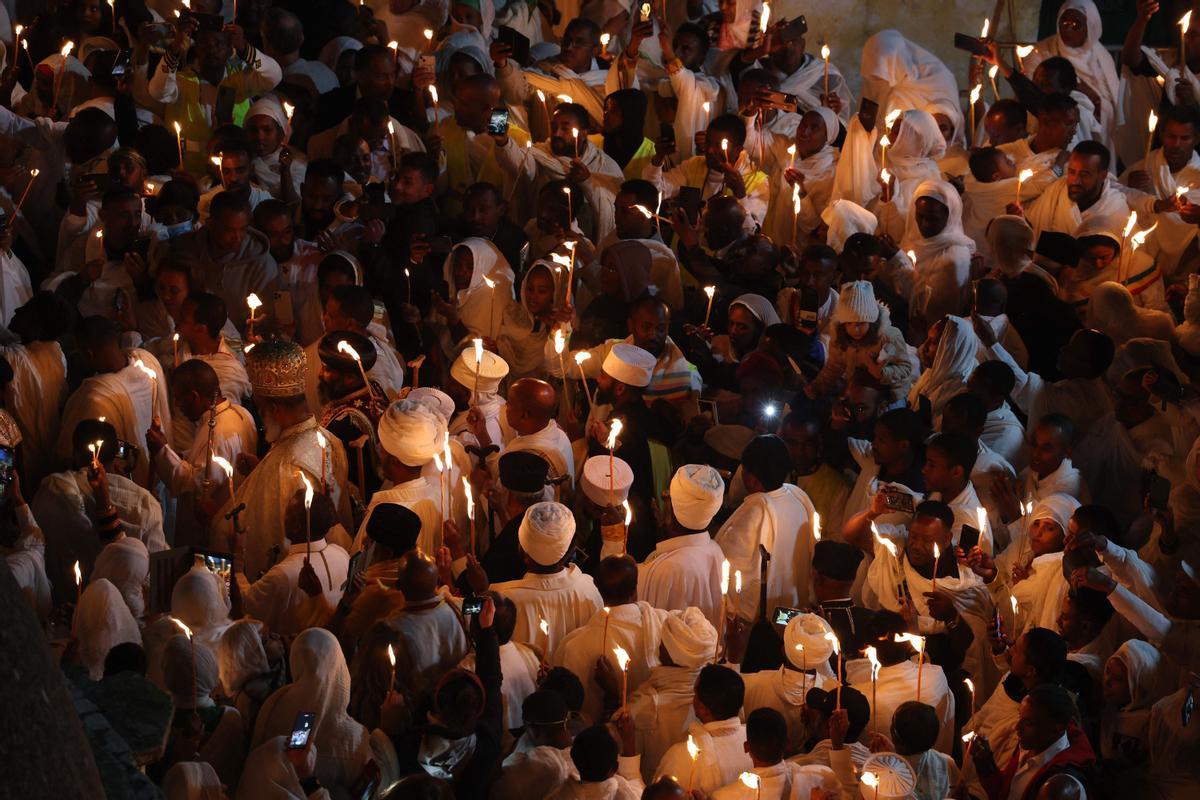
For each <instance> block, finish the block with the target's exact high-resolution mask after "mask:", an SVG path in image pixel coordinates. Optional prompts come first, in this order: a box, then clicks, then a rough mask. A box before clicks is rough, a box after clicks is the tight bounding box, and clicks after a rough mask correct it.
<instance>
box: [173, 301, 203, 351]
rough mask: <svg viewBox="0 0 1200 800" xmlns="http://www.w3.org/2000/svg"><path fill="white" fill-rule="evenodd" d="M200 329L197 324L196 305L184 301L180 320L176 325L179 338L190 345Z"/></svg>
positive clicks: (180, 310)
mask: <svg viewBox="0 0 1200 800" xmlns="http://www.w3.org/2000/svg"><path fill="white" fill-rule="evenodd" d="M199 327H200V326H199V325H197V324H196V304H195V303H189V302H188V301H186V300H185V301H183V306H182V307H181V308H180V309H179V319H178V320H177V321H176V323H175V330H176V332H178V333H179V337H180V338H181V339H183V340H184V341H185V342H188V343H189V344H190V343H191V342H192V340H193V338H194V337H195V335H196V333H197V330H196V329H197V328H199Z"/></svg>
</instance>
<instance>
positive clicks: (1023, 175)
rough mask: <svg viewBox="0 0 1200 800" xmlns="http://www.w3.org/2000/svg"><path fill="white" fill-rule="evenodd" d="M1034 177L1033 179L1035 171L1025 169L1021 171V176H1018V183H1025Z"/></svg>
mask: <svg viewBox="0 0 1200 800" xmlns="http://www.w3.org/2000/svg"><path fill="white" fill-rule="evenodd" d="M1032 177H1033V170H1031V169H1023V170H1021V174H1020V175H1018V176H1017V182H1018V183H1024V182H1025V181H1027V180H1029V179H1030V178H1032Z"/></svg>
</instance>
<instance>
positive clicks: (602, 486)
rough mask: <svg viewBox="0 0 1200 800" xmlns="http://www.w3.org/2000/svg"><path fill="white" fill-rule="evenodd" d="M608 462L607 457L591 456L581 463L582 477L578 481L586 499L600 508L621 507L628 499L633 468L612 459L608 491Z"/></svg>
mask: <svg viewBox="0 0 1200 800" xmlns="http://www.w3.org/2000/svg"><path fill="white" fill-rule="evenodd" d="M608 461H609V458H608V456H592V457H591V458H589V459H588V460H587V461H585V462H583V477H582V478H581V479H580V481H579V482H580V485H581V486H583V493H584V494H585V495H587V498H588V499H589V500H591V501H592V502H593V503H595V504H596V505H598V506H601V507H605V506H619V505H621V503H623V502H625V501H626V500H627V499H629V487H630V486H633V468H632V467H630V466H629V465H628V464H626V463H625V462H624V461H622V460H621V459H619V458H615V457H614V458H613V459H612V490H611V491H610V490H609V483H608V476H609V468H608ZM610 498H611V499H610Z"/></svg>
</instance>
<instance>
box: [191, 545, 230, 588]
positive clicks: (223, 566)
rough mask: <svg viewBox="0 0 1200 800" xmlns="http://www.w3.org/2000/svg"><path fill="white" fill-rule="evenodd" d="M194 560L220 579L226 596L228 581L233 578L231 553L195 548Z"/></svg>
mask: <svg viewBox="0 0 1200 800" xmlns="http://www.w3.org/2000/svg"><path fill="white" fill-rule="evenodd" d="M196 561H197V563H199V564H200V566H202V567H204V568H205V569H206V570H208V571H209V572H211V573H212V574H213V575H216V576H217V577H218V578H220V579H221V581H222V583H224V584H225V593H226V596H228V594H229V582H230V581H231V580H233V554H231V553H217V552H208V551H205V550H196Z"/></svg>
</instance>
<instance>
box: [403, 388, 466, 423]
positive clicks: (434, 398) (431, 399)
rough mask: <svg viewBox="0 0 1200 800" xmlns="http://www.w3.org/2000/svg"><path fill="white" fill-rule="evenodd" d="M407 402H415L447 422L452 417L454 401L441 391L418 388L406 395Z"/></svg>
mask: <svg viewBox="0 0 1200 800" xmlns="http://www.w3.org/2000/svg"><path fill="white" fill-rule="evenodd" d="M406 399H408V400H415V401H416V402H418V403H420V404H421V405H423V406H425V407H426V408H428V409H429V410H430V411H432V412H433V413H435V414H437V415H438V416H439V417H441V418H442V419H444V420H445V421H446V422H449V421H450V420H451V419H453V417H454V401H453V400H452V399H451V398H450V395H448V394H446V393H445V392H443V391H442V390H441V389H434V388H432V387H430V386H419V387H417V388H416V389H413V390H412V391H411V392H409V393H408V397H407V398H406Z"/></svg>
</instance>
